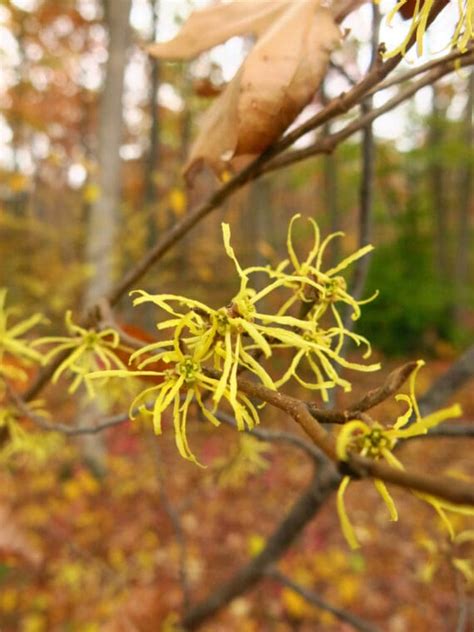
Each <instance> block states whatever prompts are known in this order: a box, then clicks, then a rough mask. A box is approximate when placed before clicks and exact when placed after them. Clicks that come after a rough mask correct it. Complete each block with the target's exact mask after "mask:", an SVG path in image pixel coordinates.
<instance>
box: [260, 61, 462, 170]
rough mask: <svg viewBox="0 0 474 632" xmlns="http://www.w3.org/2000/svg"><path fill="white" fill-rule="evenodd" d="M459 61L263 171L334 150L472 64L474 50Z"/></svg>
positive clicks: (429, 74) (278, 159)
mask: <svg viewBox="0 0 474 632" xmlns="http://www.w3.org/2000/svg"><path fill="white" fill-rule="evenodd" d="M458 61H459V64H458V63H457V61H450V62H447V63H445V64H443V65H440V66H438V67H436V68H434V69H433V70H432V71H431V72H428V73H427V74H426V75H425V76H424V77H422V78H421V79H419V81H416V82H414V83H412V84H411V85H410V86H407V87H406V88H404V89H403V90H400V92H399V93H398V94H396V95H395V96H394V97H392V98H391V99H389V100H388V101H387V102H386V103H384V105H382V106H380V107H379V108H374V109H373V110H371V111H370V112H368V113H366V114H365V115H363V116H361V117H359V118H357V119H355V120H354V121H352V122H351V123H349V124H348V125H346V126H345V127H344V128H343V129H342V130H340V131H339V132H335V133H334V134H330V135H329V136H325V137H323V138H321V139H319V140H317V141H316V142H315V143H313V144H312V145H310V146H309V147H305V148H304V149H299V150H293V151H291V152H287V153H286V154H284V155H283V156H280V158H277V159H275V160H272V162H270V163H269V164H267V165H266V166H265V167H264V169H263V172H264V173H269V172H271V171H275V170H277V169H282V168H283V167H287V166H289V165H292V164H295V163H296V162H301V161H302V160H305V159H306V158H310V157H312V156H317V155H318V154H325V153H331V152H332V151H334V149H335V148H336V147H337V146H338V145H339V144H340V143H341V142H343V141H344V140H346V139H347V138H349V137H350V136H352V135H353V134H355V133H356V132H359V131H360V130H361V129H363V128H364V127H366V125H368V124H369V123H372V121H374V120H375V119H376V118H378V117H379V116H382V114H386V113H387V112H389V111H390V110H392V109H393V108H395V107H396V106H397V105H400V103H403V101H406V100H407V99H409V98H410V97H411V96H413V95H414V94H415V93H416V92H418V90H421V88H424V87H425V86H428V85H432V84H433V83H434V82H436V81H438V80H439V79H441V78H442V77H444V76H445V75H447V74H448V73H450V72H453V71H454V70H457V68H458V65H459V66H460V67H466V66H471V65H472V64H473V63H474V56H473V55H472V54H471V55H468V56H465V57H462V58H460V59H459V60H458ZM258 175H259V174H258Z"/></svg>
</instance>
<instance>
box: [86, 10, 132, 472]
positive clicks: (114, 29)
mask: <svg viewBox="0 0 474 632" xmlns="http://www.w3.org/2000/svg"><path fill="white" fill-rule="evenodd" d="M130 6H131V0H112V1H108V2H107V3H106V5H105V9H106V22H107V25H108V29H109V56H108V60H107V65H106V76H105V84H104V91H103V93H102V99H101V103H100V111H99V129H98V141H99V142H98V148H97V156H98V160H97V162H98V169H99V172H98V177H97V187H98V197H97V200H96V201H95V202H94V203H93V204H92V206H91V209H90V214H89V222H88V229H87V238H86V252H85V256H86V261H87V262H88V263H90V264H92V265H93V267H94V275H93V277H92V279H91V280H90V282H89V284H88V286H87V287H86V291H85V295H84V304H85V307H86V308H89V307H91V306H93V305H94V304H95V303H96V302H97V301H98V300H99V299H100V298H101V297H103V296H105V295H106V294H107V292H108V291H109V290H110V288H111V287H112V283H113V280H114V251H115V245H116V241H117V233H118V228H119V205H120V193H121V191H120V189H121V173H120V145H121V142H122V128H123V116H122V94H123V86H124V76H125V65H126V58H127V47H128V42H129V36H130V26H129V15H130ZM97 414H98V410H97V406H96V404H95V402H94V401H92V402H91V401H87V402H83V406H82V411H81V413H80V415H79V418H80V419H81V422H84V423H86V422H88V423H90V422H91V418H93V417H94V416H96V415H97ZM82 445H83V450H84V456H85V458H86V460H88V461H89V463H90V464H91V465H92V466H93V467H94V468H95V469H96V470H97V471H99V472H101V471H103V469H104V455H105V444H104V438H103V436H102V434H97V435H94V434H92V435H85V436H84V438H83V443H82Z"/></svg>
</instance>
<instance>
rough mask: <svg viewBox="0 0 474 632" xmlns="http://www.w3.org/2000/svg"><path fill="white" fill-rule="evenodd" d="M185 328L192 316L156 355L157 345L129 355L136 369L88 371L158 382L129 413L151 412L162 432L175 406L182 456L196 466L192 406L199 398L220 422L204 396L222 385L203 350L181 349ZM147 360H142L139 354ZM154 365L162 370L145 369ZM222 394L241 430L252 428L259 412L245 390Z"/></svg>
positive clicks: (214, 421)
mask: <svg viewBox="0 0 474 632" xmlns="http://www.w3.org/2000/svg"><path fill="white" fill-rule="evenodd" d="M186 327H192V315H191V314H189V315H187V316H183V317H182V318H181V319H180V321H179V323H178V325H177V326H176V330H175V331H176V333H175V337H174V338H173V340H168V341H164V342H161V343H157V344H159V345H160V347H169V346H171V347H172V348H171V349H165V350H164V351H161V352H159V353H157V354H155V355H152V356H150V355H149V353H150V351H155V350H156V348H157V344H152V345H147V346H146V347H143V348H142V349H140V350H138V351H137V352H135V353H134V354H132V356H131V357H130V362H138V367H139V369H138V370H137V371H128V370H126V369H125V370H108V371H97V372H94V373H91V374H89V376H88V377H89V378H91V379H94V378H102V377H104V376H105V377H129V376H133V375H136V376H139V377H142V378H151V379H152V380H154V381H156V384H154V385H153V386H151V387H149V388H146V389H145V390H143V391H142V392H141V393H140V394H139V395H138V396H137V397H136V398H135V399H134V400H133V402H132V404H131V406H130V415H131V418H132V419H133V418H134V416H135V415H136V413H137V411H139V412H149V413H150V414H151V415H152V417H153V426H154V430H155V433H156V434H161V433H162V416H163V413H164V411H165V410H166V409H167V408H168V407H170V406H171V405H172V407H173V422H174V431H175V440H176V445H177V448H178V450H179V453H180V454H181V456H182V457H183V458H185V459H187V460H189V461H193V462H194V463H196V464H197V465H200V463H199V462H198V461H197V459H196V457H195V456H194V454H193V453H192V451H191V449H190V447H189V444H188V440H187V432H186V425H187V424H186V422H187V415H188V411H189V407H190V405H191V403H192V402H193V400H196V401H197V403H198V406H199V409H200V410H201V412H202V414H203V415H204V417H205V418H206V419H208V420H209V421H210V422H211V423H212V424H213V425H215V426H218V425H220V422H219V420H218V419H217V417H216V416H215V414H214V413H213V412H212V411H211V410H209V409H208V408H207V407H206V406H205V403H204V400H203V395H204V394H205V393H206V392H211V393H212V392H215V391H216V390H217V388H218V387H219V381H218V380H217V379H215V378H213V377H211V376H209V375H208V374H206V372H205V370H204V368H203V366H202V361H203V350H204V352H205V348H201V349H197V350H196V349H194V350H193V351H192V352H190V353H186V352H184V351H183V350H182V348H181V347H182V340H181V338H180V334H181V333H182V331H183V329H184V328H186ZM141 356H145V359H144V360H143V361H142V362H140V357H141ZM150 364H154V365H155V366H158V367H161V366H162V368H161V369H159V370H156V369H155V370H146V368H145V367H146V366H148V365H150ZM222 397H223V398H224V399H225V400H227V401H228V402H229V404H230V405H231V407H232V410H233V412H234V415H235V418H236V421H237V427H238V429H239V430H244V429H246V428H253V427H254V426H255V424H257V423H258V421H259V419H258V413H257V411H256V409H255V407H254V405H253V404H252V402H251V401H250V400H249V399H248V398H247V397H246V396H245V395H243V394H242V393H237V391H236V390H235V392H234V390H233V389H229V388H227V387H226V388H225V389H224V390H223V392H222Z"/></svg>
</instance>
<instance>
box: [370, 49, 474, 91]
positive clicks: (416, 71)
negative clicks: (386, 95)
mask: <svg viewBox="0 0 474 632" xmlns="http://www.w3.org/2000/svg"><path fill="white" fill-rule="evenodd" d="M471 52H472V46H470V47H468V49H467V50H466V51H459V50H457V49H456V50H454V51H451V52H450V53H448V54H447V55H444V57H440V58H439V59H432V60H431V61H428V62H426V64H422V65H421V66H416V67H415V68H410V70H407V71H406V72H401V73H399V74H398V75H395V76H393V77H390V78H389V79H386V80H385V81H382V82H381V83H379V84H378V85H377V86H375V88H373V89H372V90H370V91H369V92H368V95H367V96H371V95H373V94H375V93H376V92H380V91H381V90H386V89H387V88H392V87H393V86H396V85H399V84H400V83H404V82H405V81H409V80H410V79H413V77H417V76H418V75H421V74H423V73H424V72H427V71H428V70H431V69H432V68H436V67H437V66H442V65H443V64H444V63H446V62H447V61H452V60H456V59H461V58H462V57H465V56H466V55H469V53H471Z"/></svg>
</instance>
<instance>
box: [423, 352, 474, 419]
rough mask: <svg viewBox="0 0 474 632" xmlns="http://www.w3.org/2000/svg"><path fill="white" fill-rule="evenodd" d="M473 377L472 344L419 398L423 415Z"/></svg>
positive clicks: (473, 358)
mask: <svg viewBox="0 0 474 632" xmlns="http://www.w3.org/2000/svg"><path fill="white" fill-rule="evenodd" d="M473 377H474V345H471V346H470V347H469V348H468V349H467V350H466V351H465V352H464V353H463V355H462V356H461V357H460V358H459V359H458V360H456V362H454V363H453V364H452V365H451V366H450V367H449V369H448V370H447V371H445V373H443V374H442V375H441V376H440V377H439V378H438V379H437V380H435V382H434V384H432V385H431V387H430V388H429V389H428V391H427V392H426V393H425V394H424V395H423V397H421V398H420V399H419V402H418V404H419V407H420V411H421V413H422V414H423V415H426V414H427V413H428V412H430V411H432V410H435V409H436V408H439V406H440V404H441V403H442V402H445V401H447V400H448V399H449V398H450V397H451V396H452V395H453V394H454V393H455V392H456V391H457V390H458V389H459V388H461V387H462V386H463V385H464V384H465V383H466V382H467V381H468V380H471V379H473Z"/></svg>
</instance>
